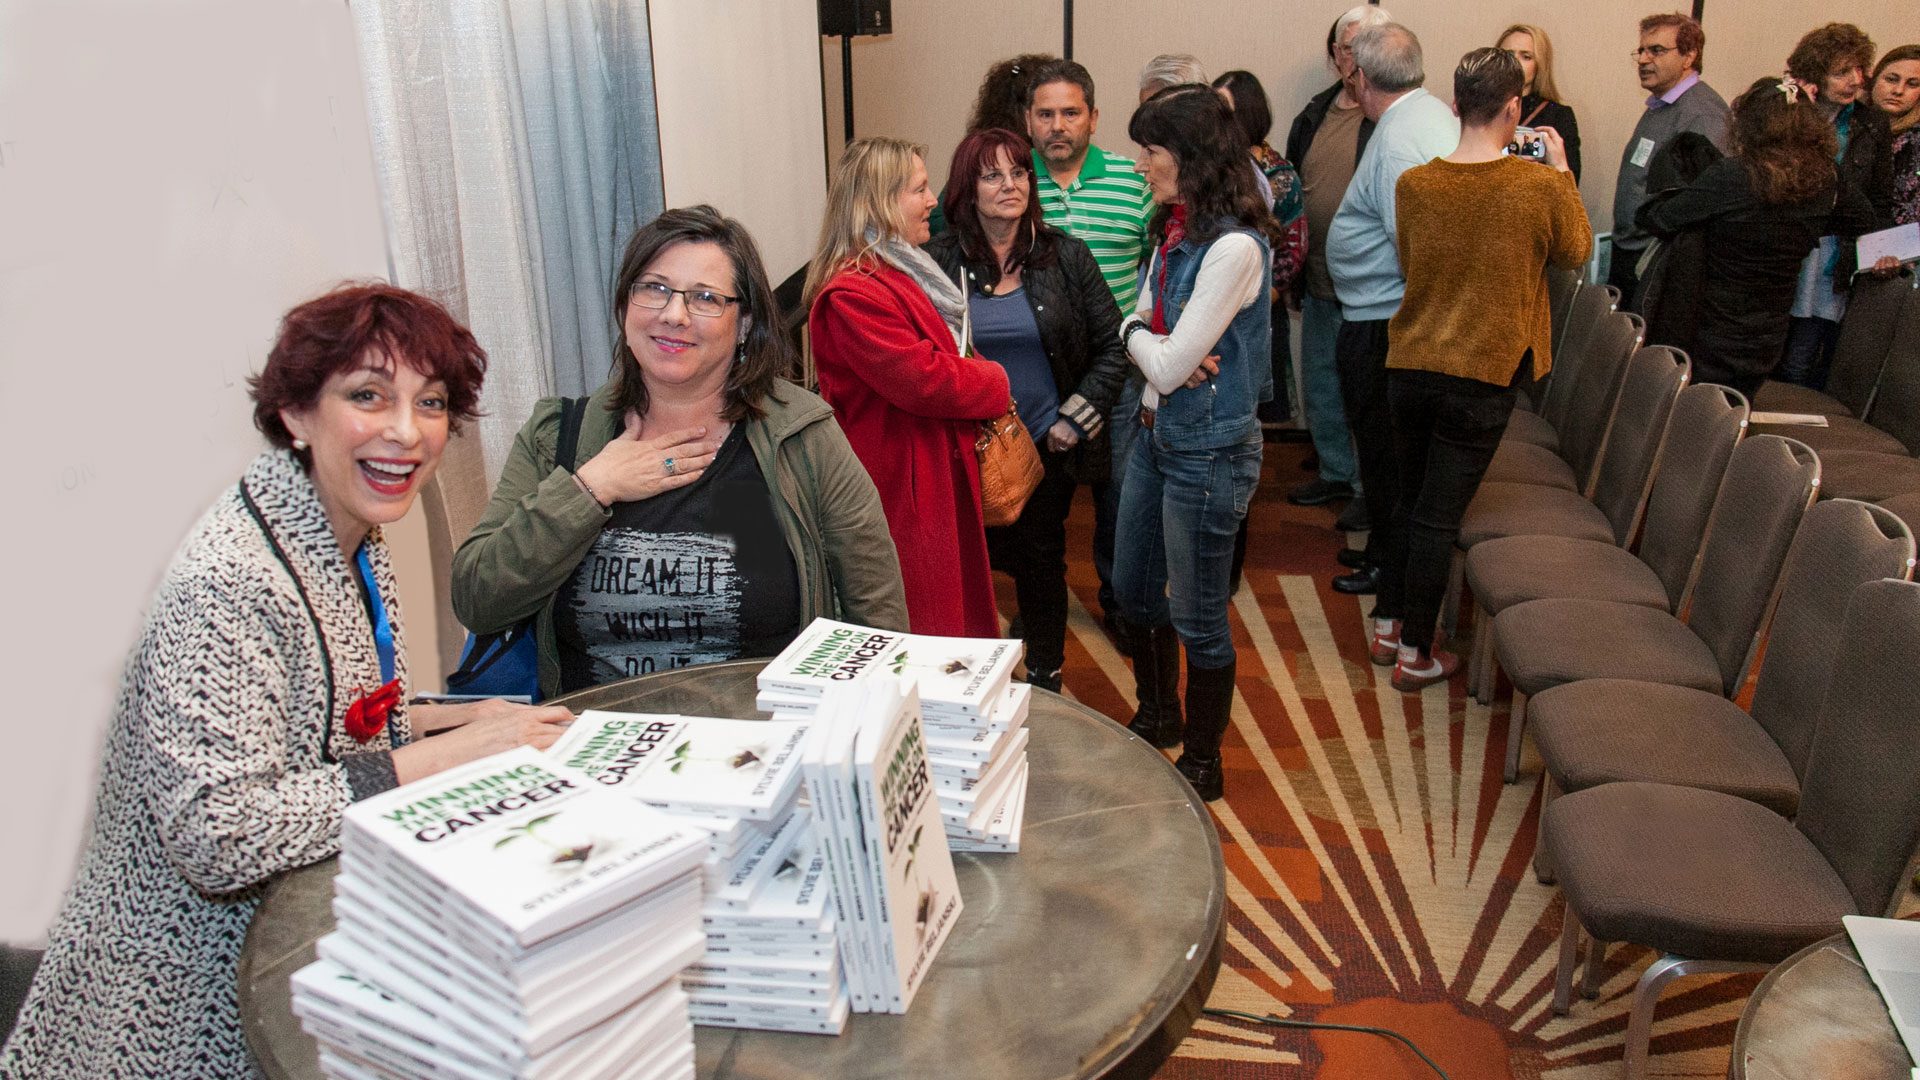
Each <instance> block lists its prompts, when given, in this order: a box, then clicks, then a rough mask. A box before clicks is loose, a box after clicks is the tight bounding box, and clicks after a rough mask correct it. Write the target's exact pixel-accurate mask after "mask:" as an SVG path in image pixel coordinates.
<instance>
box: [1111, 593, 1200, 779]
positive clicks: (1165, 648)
mask: <svg viewBox="0 0 1920 1080" xmlns="http://www.w3.org/2000/svg"><path fill="white" fill-rule="evenodd" d="M1120 626H1121V628H1122V630H1123V631H1124V633H1123V635H1122V642H1121V644H1122V646H1123V647H1124V649H1125V651H1126V654H1127V656H1128V658H1129V659H1131V660H1132V661H1133V682H1134V695H1135V696H1136V697H1137V698H1139V700H1140V707H1139V708H1138V709H1136V710H1135V711H1134V714H1133V722H1132V723H1130V724H1128V725H1127V727H1128V728H1130V729H1132V731H1133V733H1134V734H1135V735H1138V736H1140V737H1141V738H1142V739H1145V740H1147V742H1149V743H1151V744H1152V745H1154V746H1156V747H1159V748H1160V749H1162V750H1167V749H1171V748H1172V747H1175V746H1179V745H1180V732H1181V729H1183V728H1184V727H1185V726H1186V724H1185V718H1184V717H1182V716H1181V714H1180V637H1179V635H1177V634H1175V633H1174V632H1173V627H1171V626H1162V627H1158V628H1156V629H1152V630H1149V629H1147V628H1146V627H1144V626H1136V625H1134V624H1133V623H1130V622H1127V621H1126V620H1124V619H1122V620H1120Z"/></svg>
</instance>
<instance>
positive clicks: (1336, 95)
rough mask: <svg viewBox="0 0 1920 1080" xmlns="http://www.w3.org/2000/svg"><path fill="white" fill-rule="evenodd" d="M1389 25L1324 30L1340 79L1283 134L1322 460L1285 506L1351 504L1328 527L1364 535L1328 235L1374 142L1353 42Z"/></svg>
mask: <svg viewBox="0 0 1920 1080" xmlns="http://www.w3.org/2000/svg"><path fill="white" fill-rule="evenodd" d="M1392 21H1393V17H1392V16H1391V15H1389V14H1387V12H1386V10H1385V9H1384V8H1380V7H1377V6H1375V5H1373V4H1360V5H1358V6H1355V7H1352V8H1348V9H1347V10H1346V11H1345V12H1344V13H1342V14H1341V16H1340V17H1339V18H1338V19H1335V20H1334V22H1333V25H1332V26H1330V27H1328V29H1327V65H1328V66H1329V67H1331V68H1332V69H1333V71H1334V74H1335V75H1337V76H1338V78H1336V79H1335V80H1334V83H1333V85H1332V86H1329V87H1327V88H1326V89H1325V90H1322V91H1321V92H1320V93H1318V94H1315V95H1314V96H1313V98H1312V99H1311V100H1310V101H1308V102H1307V105H1306V108H1304V109H1301V110H1300V114H1299V115H1298V116H1296V117H1294V118H1293V126H1292V127H1291V128H1289V129H1288V131H1287V149H1286V157H1287V160H1288V161H1291V162H1293V163H1294V165H1295V166H1296V167H1297V168H1298V169H1299V170H1300V184H1301V195H1302V198H1303V199H1304V200H1305V202H1306V218H1307V266H1306V272H1305V273H1304V274H1301V275H1300V279H1299V281H1298V282H1297V283H1296V284H1295V286H1294V290H1295V294H1296V296H1297V298H1298V300H1299V305H1300V404H1301V414H1302V415H1303V416H1304V417H1305V418H1306V422H1307V431H1308V433H1309V434H1311V435H1312V436H1313V449H1314V453H1315V454H1316V455H1317V456H1318V457H1319V459H1320V474H1319V475H1318V476H1316V477H1314V478H1313V479H1312V480H1309V481H1307V482H1306V483H1304V484H1300V485H1297V486H1296V487H1294V488H1293V489H1292V490H1290V491H1288V492H1287V501H1288V502H1290V503H1293V504H1294V505H1295V506H1322V505H1324V504H1326V503H1330V502H1334V501H1336V500H1339V499H1352V500H1353V501H1352V502H1350V503H1348V504H1347V508H1346V509H1345V510H1343V511H1341V512H1340V517H1339V520H1337V521H1335V522H1334V527H1335V528H1338V529H1343V530H1347V531H1353V532H1357V531H1359V530H1362V529H1365V528H1366V527H1367V506H1366V497H1365V493H1364V492H1363V491H1362V490H1361V485H1360V476H1359V473H1358V472H1357V471H1356V468H1357V467H1356V465H1355V463H1354V458H1353V436H1352V435H1350V434H1348V433H1347V414H1346V409H1345V407H1344V406H1343V405H1342V404H1341V402H1340V375H1339V370H1338V368H1337V367H1336V365H1335V364H1334V359H1333V342H1334V339H1335V338H1337V337H1338V336H1339V334H1340V301H1339V299H1338V297H1336V296H1335V295H1334V291H1333V275H1332V274H1331V273H1330V272H1329V271H1328V270H1327V229H1328V227H1329V226H1330V225H1332V224H1333V215H1334V212H1335V211H1337V210H1339V209H1340V200H1341V198H1343V197H1344V196H1345V195H1346V193H1347V185H1348V184H1349V183H1351V182H1352V181H1353V173H1354V170H1355V169H1356V168H1358V167H1359V165H1360V155H1361V154H1363V153H1365V152H1366V149H1367V140H1368V139H1369V138H1370V137H1372V135H1373V121H1372V120H1369V119H1367V115H1366V114H1365V113H1364V112H1362V111H1360V103H1359V102H1358V101H1355V100H1354V99H1353V95H1352V94H1350V93H1348V92H1347V75H1348V74H1349V73H1351V72H1352V71H1353V39H1354V36H1355V35H1357V34H1359V33H1360V31H1362V30H1365V29H1367V28H1368V27H1373V26H1379V25H1381V24H1382V23H1388V22H1392ZM1340 557H1341V562H1342V563H1343V564H1344V565H1347V566H1351V567H1354V568H1356V569H1358V568H1359V567H1360V566H1361V565H1362V563H1361V562H1360V561H1359V559H1360V558H1362V556H1361V553H1360V552H1358V551H1351V552H1350V553H1349V549H1347V548H1342V549H1341V556H1340Z"/></svg>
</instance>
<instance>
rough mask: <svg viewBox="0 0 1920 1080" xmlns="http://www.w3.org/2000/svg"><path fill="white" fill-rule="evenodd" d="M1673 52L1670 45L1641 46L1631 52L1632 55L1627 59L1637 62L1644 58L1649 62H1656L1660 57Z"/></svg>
mask: <svg viewBox="0 0 1920 1080" xmlns="http://www.w3.org/2000/svg"><path fill="white" fill-rule="evenodd" d="M1674 51H1676V50H1675V49H1674V48H1673V46H1671V45H1642V46H1640V47H1639V48H1637V49H1635V50H1633V55H1632V56H1630V57H1628V59H1630V60H1638V59H1640V58H1641V57H1643V56H1644V57H1646V58H1647V59H1649V60H1658V59H1660V58H1661V57H1663V56H1665V55H1667V54H1668V53H1670V52H1674Z"/></svg>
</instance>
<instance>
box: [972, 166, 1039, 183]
mask: <svg viewBox="0 0 1920 1080" xmlns="http://www.w3.org/2000/svg"><path fill="white" fill-rule="evenodd" d="M1032 175H1033V172H1032V171H1031V170H1029V169H1028V168H1026V167H1025V166H1023V165H1015V166H1014V167H1013V168H1011V169H1008V170H1007V171H1006V172H1001V171H1000V170H999V169H995V170H993V171H992V172H986V173H981V174H980V182H981V183H983V184H985V185H987V186H988V187H999V186H1000V185H1002V184H1004V183H1006V182H1007V181H1009V180H1011V181H1013V182H1014V183H1016V184H1024V183H1026V182H1027V177H1029V176H1032Z"/></svg>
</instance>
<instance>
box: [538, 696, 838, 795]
mask: <svg viewBox="0 0 1920 1080" xmlns="http://www.w3.org/2000/svg"><path fill="white" fill-rule="evenodd" d="M806 739H807V724H805V723H799V722H793V721H768V720H725V719H720V718H717V717H707V716H670V715H661V714H655V713H614V712H599V711H595V710H588V711H587V712H584V713H581V714H580V716H579V717H578V718H576V719H575V720H574V722H573V723H572V725H570V726H569V727H568V728H567V732H566V734H564V735H562V736H561V737H560V740H559V741H558V742H556V743H554V744H553V746H552V747H551V748H549V749H548V750H547V754H548V756H550V757H552V758H553V759H554V760H556V761H559V762H561V763H562V764H564V765H566V766H567V767H568V768H570V769H575V770H578V771H579V772H582V773H585V774H586V775H588V776H590V777H592V778H593V779H594V781H595V782H597V783H599V784H601V785H604V786H606V787H609V788H615V789H618V790H620V791H623V792H625V793H627V794H629V795H632V796H633V797H634V798H637V799H639V800H641V801H642V802H644V803H646V804H648V805H650V806H654V807H659V808H662V809H668V810H673V811H676V812H685V811H693V812H700V813H707V814H715V815H723V816H726V817H729V818H731V817H742V818H747V819H750V820H753V821H771V820H773V819H774V818H775V817H777V816H779V813H780V811H782V810H783V809H784V808H785V806H786V804H787V802H788V801H789V800H790V799H792V797H793V794H794V792H795V791H797V790H798V784H799V781H800V756H801V751H802V748H803V747H804V746H805V745H806Z"/></svg>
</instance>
